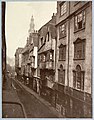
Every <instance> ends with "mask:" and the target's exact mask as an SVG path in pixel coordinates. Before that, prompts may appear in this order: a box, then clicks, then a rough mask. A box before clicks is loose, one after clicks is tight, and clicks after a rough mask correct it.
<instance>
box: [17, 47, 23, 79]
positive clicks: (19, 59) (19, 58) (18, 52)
mask: <svg viewBox="0 0 94 120" xmlns="http://www.w3.org/2000/svg"><path fill="white" fill-rule="evenodd" d="M22 50H23V48H18V49H16V52H15V72H16V75H17V78H18V79H19V78H20V76H21V61H22Z"/></svg>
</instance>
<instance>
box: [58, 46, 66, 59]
mask: <svg viewBox="0 0 94 120" xmlns="http://www.w3.org/2000/svg"><path fill="white" fill-rule="evenodd" d="M63 54H64V55H63ZM61 55H62V56H61ZM65 60H66V45H63V44H61V45H60V46H59V61H65Z"/></svg>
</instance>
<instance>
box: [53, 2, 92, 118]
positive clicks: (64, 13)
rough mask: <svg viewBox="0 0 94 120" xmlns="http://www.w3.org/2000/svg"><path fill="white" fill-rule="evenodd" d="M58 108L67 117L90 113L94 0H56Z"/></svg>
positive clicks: (88, 114)
mask: <svg viewBox="0 0 94 120" xmlns="http://www.w3.org/2000/svg"><path fill="white" fill-rule="evenodd" d="M56 29H57V47H56V51H57V52H56V63H57V64H56V74H55V78H56V79H55V82H56V84H57V89H56V94H57V97H56V109H57V110H58V111H59V112H60V113H61V114H63V115H65V117H78V118H79V117H91V114H92V107H91V105H92V103H91V98H92V97H91V80H92V71H91V70H92V3H91V2H88V1H79V2H78V1H70V2H69V1H67V2H61V1H58V2H57V17H56Z"/></svg>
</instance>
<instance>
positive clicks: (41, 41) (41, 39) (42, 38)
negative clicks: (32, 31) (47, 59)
mask: <svg viewBox="0 0 94 120" xmlns="http://www.w3.org/2000/svg"><path fill="white" fill-rule="evenodd" d="M41 45H43V37H42V38H41Z"/></svg>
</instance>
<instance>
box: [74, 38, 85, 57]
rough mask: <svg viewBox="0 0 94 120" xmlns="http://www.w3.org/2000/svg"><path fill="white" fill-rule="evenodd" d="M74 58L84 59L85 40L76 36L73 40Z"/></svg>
mask: <svg viewBox="0 0 94 120" xmlns="http://www.w3.org/2000/svg"><path fill="white" fill-rule="evenodd" d="M74 59H85V40H81V39H79V38H78V39H77V40H76V41H75V42H74Z"/></svg>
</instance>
